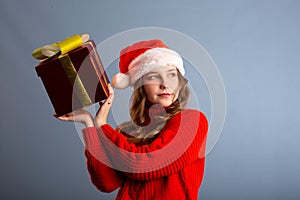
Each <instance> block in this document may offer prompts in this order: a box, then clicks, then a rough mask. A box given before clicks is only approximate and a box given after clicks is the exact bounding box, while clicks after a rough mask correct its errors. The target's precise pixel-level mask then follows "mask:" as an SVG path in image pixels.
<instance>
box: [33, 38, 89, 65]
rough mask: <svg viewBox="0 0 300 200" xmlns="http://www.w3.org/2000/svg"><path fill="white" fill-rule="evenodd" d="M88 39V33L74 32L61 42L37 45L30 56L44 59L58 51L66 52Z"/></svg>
mask: <svg viewBox="0 0 300 200" xmlns="http://www.w3.org/2000/svg"><path fill="white" fill-rule="evenodd" d="M88 40H89V35H88V34H82V35H78V34H76V35H73V36H71V37H68V38H66V39H65V40H63V41H61V42H56V43H54V44H50V45H44V46H42V47H39V48H37V49H35V50H34V51H33V52H32V56H33V57H34V58H36V59H38V60H44V59H47V58H49V57H52V56H54V55H56V54H58V53H59V52H60V53H61V54H66V53H68V52H70V51H72V50H74V49H76V48H78V47H80V46H81V45H82V44H83V43H85V42H87V41H88Z"/></svg>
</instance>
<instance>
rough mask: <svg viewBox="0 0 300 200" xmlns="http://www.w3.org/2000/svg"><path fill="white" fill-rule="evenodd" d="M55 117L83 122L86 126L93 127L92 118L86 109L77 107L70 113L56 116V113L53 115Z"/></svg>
mask: <svg viewBox="0 0 300 200" xmlns="http://www.w3.org/2000/svg"><path fill="white" fill-rule="evenodd" d="M53 116H54V117H55V118H56V119H59V120H62V121H69V122H79V123H82V124H84V125H85V126H86V127H93V126H95V125H94V119H93V117H92V115H91V113H89V112H88V111H86V110H84V109H78V110H76V111H73V112H71V113H68V114H65V115H62V116H60V117H58V116H57V115H56V114H54V115H53Z"/></svg>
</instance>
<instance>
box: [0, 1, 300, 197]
mask: <svg viewBox="0 0 300 200" xmlns="http://www.w3.org/2000/svg"><path fill="white" fill-rule="evenodd" d="M299 8H300V2H299V1H296V0H294V1H292V0H281V1H275V0H274V1H271V0H269V1H267V0H262V1H246V0H229V1H196V0H194V1H178V3H177V2H176V1H173V0H172V1H171V0H165V1H136V0H135V1H133V0H127V1H118V2H117V1H59V0H53V1H50V0H48V1H46V0H44V1H21V0H20V1H12V0H4V1H3V0H2V1H1V2H0V16H1V18H0V26H1V31H0V33H1V35H0V36H1V40H2V41H1V47H0V48H1V54H0V60H1V68H0V70H1V73H0V74H1V79H0V91H1V103H0V109H1V112H0V113H1V120H0V129H1V130H0V131H1V139H0V163H1V170H0V177H1V178H0V198H1V199H73V200H75V199H113V198H114V196H115V193H112V194H104V193H101V192H98V191H97V190H96V189H95V188H94V187H93V186H92V184H91V183H90V180H89V175H88V174H87V171H86V166H85V158H84V155H83V145H82V143H81V140H80V139H79V137H78V135H77V132H76V129H75V127H74V124H71V123H65V122H60V121H58V120H55V119H54V118H53V117H52V112H53V109H52V107H51V104H50V102H49V100H48V97H47V95H46V93H45V90H44V88H43V86H42V84H41V81H40V80H39V78H38V77H37V76H36V74H35V71H34V66H35V65H36V64H37V61H36V60H34V59H33V58H32V57H31V51H32V50H33V49H34V48H36V47H39V46H41V45H43V44H48V43H52V42H55V41H59V40H61V39H63V38H65V37H67V36H70V35H73V34H74V33H83V32H87V33H90V35H91V37H92V38H93V39H94V40H95V41H96V42H98V43H99V42H101V41H103V40H105V39H106V38H108V37H110V36H111V35H114V34H116V33H119V32H121V31H125V30H128V29H132V28H137V27H145V26H156V27H164V28H170V29H174V30H177V31H180V32H182V33H184V34H186V35H188V36H190V37H192V38H193V39H195V40H196V41H197V42H199V43H200V44H202V45H203V46H204V47H205V49H206V50H207V51H208V52H209V54H210V55H211V57H212V58H213V60H214V61H215V63H216V64H217V66H218V68H219V70H220V73H221V75H222V77H223V80H224V83H225V87H226V93H227V117H226V123H225V126H224V129H223V132H222V135H221V137H220V139H219V141H218V143H217V145H216V146H215V148H214V149H213V151H212V152H211V153H210V154H209V155H208V156H207V163H206V170H205V177H204V181H203V184H202V187H201V189H200V193H199V199H209V200H212V199H299V198H300V186H299V181H300V172H299V170H298V169H299V166H298V165H299V162H300V154H299V152H300V147H299V139H300V136H299V128H300V127H299V124H300V123H299V122H300V121H299V111H300V106H299V100H300V96H299V84H300V78H299V72H300V68H299V64H300V63H299V45H300V39H299V35H300V25H299V19H300V12H299Z"/></svg>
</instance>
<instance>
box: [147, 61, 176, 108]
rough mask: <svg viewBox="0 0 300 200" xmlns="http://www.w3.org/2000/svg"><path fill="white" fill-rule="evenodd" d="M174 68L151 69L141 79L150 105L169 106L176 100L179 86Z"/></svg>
mask: <svg viewBox="0 0 300 200" xmlns="http://www.w3.org/2000/svg"><path fill="white" fill-rule="evenodd" d="M178 73H179V72H178V71H177V68H176V67H175V66H164V67H158V68H154V69H152V70H151V71H150V72H148V73H147V74H145V75H144V76H143V78H142V80H143V85H144V89H145V92H146V96H147V99H148V101H149V102H150V103H152V104H160V105H162V106H164V107H167V106H170V105H171V104H172V103H173V102H174V101H176V99H177V98H178V94H179V90H180V87H179V86H180V84H179V79H178Z"/></svg>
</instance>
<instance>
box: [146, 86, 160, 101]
mask: <svg viewBox="0 0 300 200" xmlns="http://www.w3.org/2000/svg"><path fill="white" fill-rule="evenodd" d="M144 89H145V93H146V96H147V99H148V100H151V99H153V96H154V94H156V90H157V86H155V85H154V84H146V85H144Z"/></svg>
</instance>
